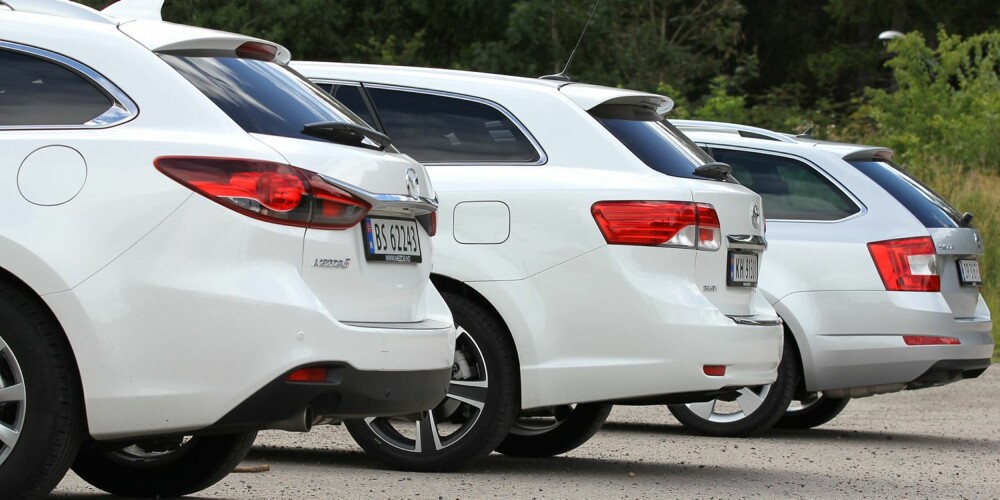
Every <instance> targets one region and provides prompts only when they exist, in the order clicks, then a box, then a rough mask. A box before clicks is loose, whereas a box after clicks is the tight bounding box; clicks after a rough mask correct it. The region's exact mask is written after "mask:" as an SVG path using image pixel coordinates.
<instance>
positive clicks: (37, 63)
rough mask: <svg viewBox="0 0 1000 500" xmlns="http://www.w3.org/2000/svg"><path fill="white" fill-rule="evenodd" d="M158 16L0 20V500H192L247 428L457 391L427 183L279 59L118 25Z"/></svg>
mask: <svg viewBox="0 0 1000 500" xmlns="http://www.w3.org/2000/svg"><path fill="white" fill-rule="evenodd" d="M150 3H152V4H158V3H159V2H138V3H137V2H134V1H123V2H120V3H118V4H116V5H115V6H113V7H112V8H111V10H110V11H107V12H105V13H99V12H96V11H94V10H91V9H89V8H86V7H83V6H80V5H78V4H74V3H70V2H61V1H45V2H42V1H33V0H3V1H2V2H0V172H2V174H0V175H2V176H3V177H2V181H0V189H2V190H3V192H2V196H0V206H2V211H3V213H4V217H3V219H2V222H0V497H3V498H24V497H26V498H36V497H40V496H44V495H45V494H46V493H47V492H48V491H49V490H51V489H52V488H53V487H54V486H55V485H56V483H58V482H59V480H60V478H62V477H63V475H64V474H65V472H66V470H67V468H68V467H69V466H70V465H71V464H73V468H74V470H75V471H76V472H77V473H78V474H79V475H80V476H81V477H82V478H83V479H84V480H86V481H88V482H90V483H91V484H93V485H94V486H96V487H98V488H101V489H103V490H106V491H109V492H112V493H115V494H119V495H126V496H154V495H158V496H175V495H181V494H185V493H190V492H193V491H197V490H200V489H202V488H205V487H207V486H210V485H211V484H213V483H214V482H216V481H218V480H219V479H221V478H222V477H223V476H225V475H226V474H227V473H228V472H229V471H230V470H232V467H233V465H234V464H235V463H236V462H238V461H239V460H240V459H241V458H242V456H243V454H244V453H245V452H246V450H247V449H248V448H249V447H250V445H251V443H252V442H253V437H254V434H255V431H256V430H257V429H261V428H285V429H291V430H300V431H304V430H306V429H308V428H309V426H310V425H311V424H313V423H316V422H318V421H323V422H327V421H335V420H338V419H342V418H345V417H353V418H357V417H362V416H368V415H394V414H403V413H412V412H418V411H421V410H426V409H428V408H430V407H433V406H434V405H435V404H437V403H438V402H439V401H440V400H441V399H442V398H443V397H444V394H445V389H446V387H447V384H448V381H449V378H450V374H451V365H452V359H453V357H454V345H455V344H454V340H455V333H454V327H453V324H452V319H451V315H450V312H449V311H448V309H447V306H446V304H445V303H444V301H443V300H442V298H441V296H440V295H439V294H438V292H437V291H436V290H435V289H434V287H433V285H432V284H431V283H430V281H429V278H428V277H429V274H430V270H431V263H430V260H431V255H432V251H431V240H430V238H429V236H430V235H429V232H433V219H434V213H435V212H434V210H435V207H436V205H435V202H433V198H434V193H433V190H432V187H431V185H430V182H429V181H428V179H427V174H426V172H425V171H424V169H423V167H421V166H420V165H419V164H417V163H415V162H413V161H412V160H410V159H409V158H408V157H406V156H404V155H401V154H399V153H398V152H395V151H394V150H392V148H386V147H384V146H383V145H384V144H385V139H384V138H380V137H378V136H377V135H374V134H372V133H371V132H370V130H368V129H367V128H364V127H361V126H359V125H358V123H356V122H354V121H353V115H351V114H350V113H349V112H347V111H345V110H343V108H342V107H340V105H339V104H337V103H336V102H335V101H333V100H332V99H330V98H329V96H327V95H325V94H323V93H322V92H319V91H318V90H316V88H315V87H314V86H312V85H311V84H310V83H309V82H307V81H305V80H303V79H301V77H299V76H298V75H297V74H296V73H294V72H292V71H290V70H289V69H288V68H287V67H286V66H285V62H286V61H287V60H288V58H289V53H288V51H287V50H286V49H284V48H283V47H281V46H278V45H275V44H273V43H271V42H267V41H263V40H258V39H254V38H249V37H245V36H241V35H235V34H231V33H223V32H218V31H210V30H203V29H197V28H191V27H186V26H180V25H174V24H168V23H163V22H158V21H151V20H131V19H129V16H131V15H146V14H148V12H147V13H144V9H145V10H148V9H147V8H146V7H148V5H149V4H150ZM152 12H153V14H156V13H157V11H156V10H155V9H153V11H152ZM115 16H121V17H115ZM363 221H364V222H363ZM368 227H371V228H372V230H374V231H375V233H376V234H380V233H381V232H382V231H384V232H385V234H388V235H389V238H390V239H391V240H392V241H394V242H395V243H394V244H395V248H392V247H391V245H392V244H390V251H388V252H386V251H385V250H384V248H383V249H374V252H373V251H372V250H371V247H369V246H368V245H367V244H366V242H367V240H368V239H370V238H371V235H372V232H371V231H369V230H368V229H367V228H368ZM376 228H377V229H376ZM428 228H429V230H428ZM366 248H368V249H369V250H368V251H367V252H366ZM387 261H389V262H387ZM391 261H396V262H391ZM78 450H79V452H78Z"/></svg>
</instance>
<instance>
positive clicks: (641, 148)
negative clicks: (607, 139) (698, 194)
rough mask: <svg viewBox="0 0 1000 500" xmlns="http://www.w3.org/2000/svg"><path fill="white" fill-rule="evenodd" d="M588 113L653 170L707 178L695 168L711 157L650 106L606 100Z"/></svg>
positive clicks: (680, 175)
mask: <svg viewBox="0 0 1000 500" xmlns="http://www.w3.org/2000/svg"><path fill="white" fill-rule="evenodd" d="M590 115H591V116H593V117H594V118H595V119H596V120H597V121H598V122H600V124H601V125H604V128H606V129H608V131H609V132H611V134H612V135H614V136H615V137H616V138H617V139H618V140H619V141H621V143H622V144H624V145H625V147H627V148H628V149H629V150H630V151H632V154H634V155H635V156H637V157H638V158H639V159H640V160H642V162H643V163H645V164H646V165H647V166H649V167H650V168H652V169H653V170H656V171H657V172H660V173H663V174H667V175H672V176H674V177H687V178H689V179H701V180H706V179H705V178H704V177H700V176H697V175H694V169H695V167H698V166H701V165H704V164H706V163H711V162H712V161H713V160H712V157H710V156H708V154H706V153H705V152H704V151H702V150H701V149H700V148H698V146H696V145H695V144H694V143H693V142H691V139H688V138H687V136H686V135H684V134H683V133H682V132H681V131H680V130H677V128H676V127H674V126H673V125H671V124H670V122H668V121H666V120H664V119H663V117H661V116H660V115H658V114H656V112H654V111H653V110H650V109H646V108H643V107H640V106H628V105H620V104H606V105H603V106H598V107H596V108H594V109H592V110H590Z"/></svg>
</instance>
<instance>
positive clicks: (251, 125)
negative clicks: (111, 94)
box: [160, 55, 365, 142]
mask: <svg viewBox="0 0 1000 500" xmlns="http://www.w3.org/2000/svg"><path fill="white" fill-rule="evenodd" d="M160 57H162V58H163V60H164V61H166V62H167V63H168V64H170V65H171V66H173V68H174V69H176V70H177V71H178V72H180V74H181V75H184V78H187V80H188V81H189V82H191V83H192V84H194V86H195V87H197V88H198V90H200V91H202V93H204V94H205V95H206V96H208V98H209V99H211V100H212V102H214V103H215V105H216V106H218V107H219V108H220V109H222V111H225V112H226V114H227V115H229V117H230V118H232V119H233V121H235V122H236V123H237V124H239V126H240V127H242V128H243V130H246V131H247V132H251V133H257V134H267V135H277V136H282V137H291V138H295V139H308V140H310V141H322V142H326V141H324V140H323V139H321V138H318V137H315V136H312V135H306V134H303V133H302V127H303V125H305V124H307V123H316V122H341V123H344V122H347V123H357V124H359V125H365V123H364V122H361V121H359V120H356V119H354V118H353V113H351V112H350V111H347V109H346V108H344V107H343V106H342V105H341V104H340V103H338V102H337V101H335V100H333V98H331V97H330V96H329V95H328V94H326V93H324V92H323V91H322V90H321V89H318V88H316V87H315V86H313V85H312V84H311V83H310V82H309V80H306V79H305V78H303V77H302V76H301V75H299V74H298V73H296V72H294V71H292V70H291V69H289V68H288V67H286V66H282V65H280V64H276V63H273V62H266V61H258V60H255V59H241V58H237V57H185V56H174V55H161V56H160Z"/></svg>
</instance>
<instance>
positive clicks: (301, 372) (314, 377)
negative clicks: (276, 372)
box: [286, 367, 327, 382]
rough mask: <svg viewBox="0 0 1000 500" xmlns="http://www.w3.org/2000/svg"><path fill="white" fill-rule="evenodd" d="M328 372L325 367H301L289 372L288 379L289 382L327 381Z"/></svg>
mask: <svg viewBox="0 0 1000 500" xmlns="http://www.w3.org/2000/svg"><path fill="white" fill-rule="evenodd" d="M326 372H327V369H326V368H324V367H318V368H300V369H298V370H295V371H294V372H292V373H291V374H289V375H288V378H287V379H286V380H288V381H289V382H326Z"/></svg>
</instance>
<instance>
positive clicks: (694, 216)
mask: <svg viewBox="0 0 1000 500" xmlns="http://www.w3.org/2000/svg"><path fill="white" fill-rule="evenodd" d="M590 212H591V214H593V216H594V220H595V221H596V222H597V226H598V227H599V228H600V230H601V234H603V235H604V240H605V241H607V242H608V243H609V244H612V245H642V246H668V247H680V248H698V249H700V250H718V249H719V248H720V247H721V246H722V231H721V228H720V226H719V215H718V214H717V213H716V212H715V208H714V207H712V205H710V204H708V203H691V202H687V201H599V202H597V203H594V205H593V206H592V207H591V208H590Z"/></svg>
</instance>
